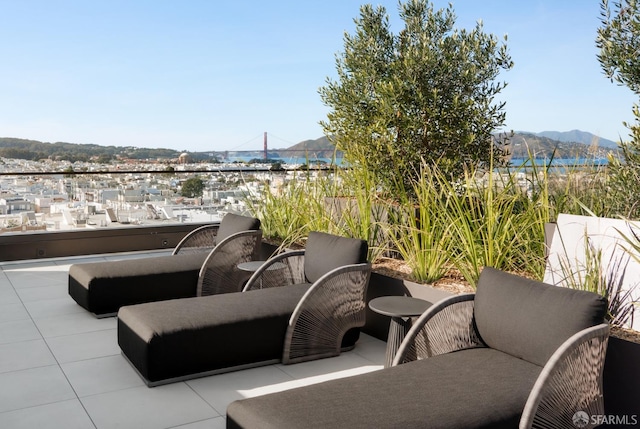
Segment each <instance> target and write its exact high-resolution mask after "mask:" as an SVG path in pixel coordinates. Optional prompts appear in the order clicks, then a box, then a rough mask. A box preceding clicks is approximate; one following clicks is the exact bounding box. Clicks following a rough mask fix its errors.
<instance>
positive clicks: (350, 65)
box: [319, 0, 513, 192]
mask: <svg viewBox="0 0 640 429" xmlns="http://www.w3.org/2000/svg"><path fill="white" fill-rule="evenodd" d="M398 8H399V14H400V18H401V19H402V21H403V23H404V28H402V29H401V30H400V31H399V32H398V33H397V34H394V33H393V32H392V30H391V26H390V23H389V15H388V14H387V11H386V9H385V8H384V7H381V6H378V7H375V8H374V7H373V6H371V5H364V6H362V7H361V8H360V16H359V17H358V18H356V19H355V20H354V22H355V25H356V28H355V32H354V34H348V33H345V35H344V51H343V52H341V53H339V54H337V55H336V69H337V78H336V79H331V78H327V81H326V84H325V86H323V87H322V88H320V90H319V93H320V96H321V98H322V101H323V102H324V104H325V105H327V106H328V107H329V108H330V111H329V113H328V116H327V119H326V120H325V121H322V122H321V125H322V126H323V129H324V131H325V134H326V135H327V137H328V138H329V139H330V140H331V141H332V142H333V143H334V144H335V146H336V148H337V149H338V150H341V151H343V152H344V156H345V159H346V161H347V162H349V163H351V165H353V166H355V167H356V168H358V167H359V168H366V169H368V170H370V171H372V172H374V173H375V174H376V175H377V177H378V178H379V180H380V184H381V185H383V186H384V187H385V189H386V190H388V191H391V192H393V191H394V190H396V189H398V187H399V186H402V187H403V188H406V187H407V186H406V185H407V184H408V183H410V182H411V180H412V179H414V178H415V177H416V176H417V175H418V174H419V171H420V163H421V162H422V160H425V161H427V162H429V163H436V164H438V166H439V167H440V168H441V169H443V170H444V171H446V172H447V173H449V174H454V175H455V174H459V173H460V172H461V171H462V170H463V169H464V168H465V167H470V166H474V167H477V166H482V165H488V164H489V163H491V162H499V161H500V159H501V155H502V149H503V148H502V147H501V146H499V145H496V144H495V139H493V133H494V132H495V130H496V129H497V128H499V127H501V126H502V125H504V121H505V112H504V107H505V103H504V102H496V100H495V97H496V95H498V94H499V92H500V91H501V90H502V89H503V88H504V87H505V86H506V83H504V82H497V80H496V79H497V78H498V75H499V74H500V73H501V71H503V70H508V69H510V68H511V67H512V66H513V63H512V61H511V57H510V56H509V54H508V51H507V48H506V37H505V40H504V41H503V42H499V41H498V38H497V37H495V36H493V35H490V34H487V33H485V32H484V31H483V26H482V23H481V22H478V23H477V25H476V26H475V28H473V29H472V30H470V31H467V30H464V29H462V30H459V29H456V28H455V22H456V16H455V13H454V10H453V7H452V6H451V5H449V7H448V8H446V9H440V10H434V7H433V5H432V4H431V3H430V2H428V1H427V0H409V1H407V2H405V3H402V2H400V3H399V6H398Z"/></svg>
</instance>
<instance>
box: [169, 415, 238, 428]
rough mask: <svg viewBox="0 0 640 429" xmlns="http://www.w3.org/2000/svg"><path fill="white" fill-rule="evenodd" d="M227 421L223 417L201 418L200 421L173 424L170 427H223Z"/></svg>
mask: <svg viewBox="0 0 640 429" xmlns="http://www.w3.org/2000/svg"><path fill="white" fill-rule="evenodd" d="M226 427H227V421H226V419H225V418H224V417H216V418H213V419H207V420H202V421H200V422H195V423H189V424H186V425H181V426H174V427H173V428H171V429H225V428H226Z"/></svg>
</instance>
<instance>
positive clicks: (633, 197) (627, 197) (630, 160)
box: [596, 0, 640, 219]
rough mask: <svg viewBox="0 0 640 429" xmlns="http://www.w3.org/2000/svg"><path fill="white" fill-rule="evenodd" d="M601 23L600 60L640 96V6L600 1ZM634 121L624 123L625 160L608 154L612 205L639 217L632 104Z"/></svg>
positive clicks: (638, 127)
mask: <svg viewBox="0 0 640 429" xmlns="http://www.w3.org/2000/svg"><path fill="white" fill-rule="evenodd" d="M601 10H602V13H601V24H602V26H601V27H600V28H598V35H597V38H596V46H597V47H598V49H600V52H599V54H598V56H597V57H598V61H599V62H600V65H601V66H602V70H603V71H604V73H605V75H606V76H607V77H608V78H609V79H611V81H615V82H617V83H618V84H619V85H623V86H626V87H628V88H629V89H630V90H631V91H633V92H634V93H635V94H636V95H638V96H640V55H639V53H640V5H639V4H638V2H637V1H636V0H621V1H617V2H614V3H613V7H610V5H609V2H608V1H607V0H602V2H601ZM632 109H633V114H634V117H635V124H629V123H626V122H624V125H625V126H626V127H627V128H628V129H629V131H630V134H629V137H630V140H628V141H620V142H619V144H618V145H619V146H620V149H621V151H622V159H620V158H617V157H613V156H611V157H609V166H610V171H611V176H610V182H609V184H610V187H611V191H612V192H610V194H609V196H610V197H611V205H612V207H613V208H614V210H615V211H616V212H617V213H618V214H621V215H624V216H628V217H633V218H635V219H638V218H640V111H639V107H638V104H635V105H634V106H633V108H632Z"/></svg>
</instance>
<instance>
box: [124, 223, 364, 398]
mask: <svg viewBox="0 0 640 429" xmlns="http://www.w3.org/2000/svg"><path fill="white" fill-rule="evenodd" d="M367 251H368V247H367V242H366V241H364V240H359V239H353V238H345V237H338V236H335V235H330V234H325V233H320V232H311V233H310V234H309V237H308V240H307V243H306V248H305V249H303V250H294V251H287V252H284V253H281V254H279V255H277V256H275V257H273V258H272V259H270V260H269V261H267V262H266V263H265V264H264V265H262V266H261V267H260V268H259V269H258V270H257V271H256V272H255V273H254V274H253V275H252V277H251V278H250V279H249V281H248V282H247V284H246V286H245V289H244V291H243V292H241V293H228V294H223V295H214V296H207V297H199V298H187V299H180V300H170V301H162V302H155V303H148V304H140V305H133V306H125V307H122V308H121V309H120V311H119V312H118V344H119V346H120V348H121V350H122V354H123V355H124V356H125V357H126V358H127V359H128V360H129V362H130V363H131V364H132V366H133V367H134V368H135V369H136V371H137V372H138V373H139V375H140V376H141V377H142V378H143V380H144V381H145V383H146V384H147V385H148V386H150V387H151V386H155V385H158V384H165V383H171V382H175V381H179V380H185V379H189V378H194V377H201V376H205V375H211V374H216V373H221V372H228V371H233V370H239V369H243V368H248V367H254V366H259V365H267V364H272V363H277V362H283V363H285V364H287V363H294V362H300V361H304V360H310V359H318V358H323V357H329V356H336V355H338V354H340V352H341V351H345V350H349V349H352V348H353V347H354V346H355V343H356V341H357V340H358V337H359V334H360V330H359V328H360V327H361V326H363V325H364V323H365V312H366V303H365V296H366V289H367V285H368V281H369V276H370V272H371V264H370V263H368V262H367Z"/></svg>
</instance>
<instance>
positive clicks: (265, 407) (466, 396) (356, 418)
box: [227, 348, 541, 429]
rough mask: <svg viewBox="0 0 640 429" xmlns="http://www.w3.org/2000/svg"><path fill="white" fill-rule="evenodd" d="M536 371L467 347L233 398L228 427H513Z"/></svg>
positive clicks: (493, 352) (505, 357) (523, 363)
mask: <svg viewBox="0 0 640 429" xmlns="http://www.w3.org/2000/svg"><path fill="white" fill-rule="evenodd" d="M540 371H541V368H540V367H539V366H537V365H533V364H531V363H529V362H526V361H524V360H521V359H516V358H514V357H512V356H510V355H508V354H505V353H502V352H500V351H497V350H492V349H488V348H480V349H469V350H464V351H460V352H454V353H451V354H447V355H440V356H436V357H433V358H429V359H426V360H421V361H415V362H410V363H407V364H403V365H399V366H396V367H392V368H386V369H383V370H379V371H373V372H370V373H366V374H361V375H358V376H355V377H348V378H343V379H338V380H333V381H328V382H324V383H319V384H315V385H311V386H306V387H302V388H297V389H291V390H288V391H284V392H279V393H274V394H269V395H264V396H260V397H255V398H250V399H243V400H240V401H236V402H233V403H231V404H230V405H229V407H228V409H227V428H260V429H276V428H277V429H293V428H296V429H298V428H307V429H314V428H352V429H356V428H363V429H364V428H366V429H369V428H403V429H412V428H423V429H428V428H451V429H454V428H460V429H469V428H514V427H518V421H519V420H520V416H521V414H522V410H523V409H524V404H525V402H526V400H527V397H528V395H529V392H530V391H531V388H532V386H533V384H534V383H535V380H536V378H537V376H538V374H539V373H540Z"/></svg>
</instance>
